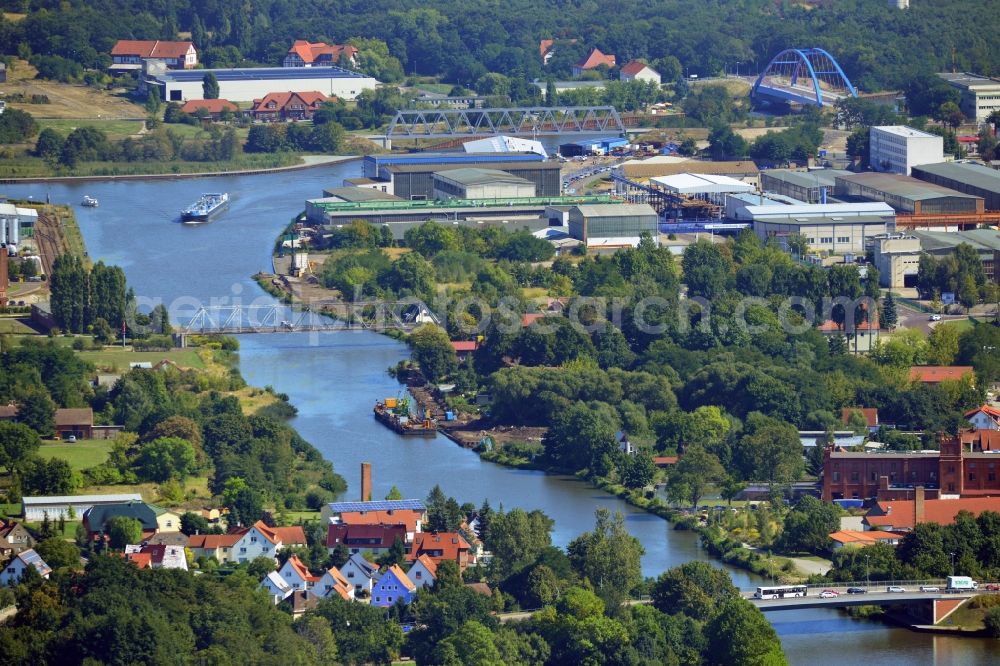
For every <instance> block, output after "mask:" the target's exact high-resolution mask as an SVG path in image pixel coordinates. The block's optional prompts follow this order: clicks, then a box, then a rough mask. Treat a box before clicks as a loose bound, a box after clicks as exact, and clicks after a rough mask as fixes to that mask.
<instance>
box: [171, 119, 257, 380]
mask: <svg viewBox="0 0 1000 666" xmlns="http://www.w3.org/2000/svg"><path fill="white" fill-rule="evenodd" d="M239 110H240V108H239V107H238V106H236V105H235V104H233V103H232V102H230V101H229V100H228V99H189V100H188V101H186V102H184V106H182V107H181V112H182V113H190V114H191V115H195V114H198V113H199V112H202V113H207V114H208V115H209V116H210V117H212V118H213V119H214V120H218V119H219V118H220V117H221V116H222V112H223V111H229V112H230V113H239ZM162 363H164V361H160V363H157V364H156V365H157V366H160V364H162ZM160 367H166V366H160ZM154 369H156V370H158V369H159V368H157V367H155V366H154Z"/></svg>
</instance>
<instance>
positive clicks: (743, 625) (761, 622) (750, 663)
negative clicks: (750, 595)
mask: <svg viewBox="0 0 1000 666" xmlns="http://www.w3.org/2000/svg"><path fill="white" fill-rule="evenodd" d="M705 635H706V636H711V638H712V639H711V640H710V641H708V648H707V650H706V652H705V659H706V662H707V663H709V664H713V665H717V666H728V665H730V664H740V665H741V666H781V665H783V664H787V663H788V661H787V660H786V659H785V654H784V652H783V651H782V649H781V641H780V640H778V635H777V634H776V633H775V631H774V627H772V626H771V623H770V622H768V621H767V620H766V619H765V618H764V614H763V613H761V612H760V610H759V609H758V608H756V607H755V606H754V605H753V604H751V603H750V602H749V601H747V600H746V599H741V598H738V597H737V598H730V599H727V600H726V601H724V602H723V603H722V605H721V606H719V608H718V612H717V613H716V614H715V617H713V618H712V620H710V621H709V622H708V624H706V625H705Z"/></svg>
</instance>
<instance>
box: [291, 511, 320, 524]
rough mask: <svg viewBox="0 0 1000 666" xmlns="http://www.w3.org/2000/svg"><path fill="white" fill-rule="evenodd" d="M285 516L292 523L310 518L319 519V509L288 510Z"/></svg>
mask: <svg viewBox="0 0 1000 666" xmlns="http://www.w3.org/2000/svg"><path fill="white" fill-rule="evenodd" d="M285 517H286V518H288V522H289V523H290V524H292V525H294V524H295V523H297V522H299V521H300V520H301V521H302V522H307V521H310V520H319V519H320V513H319V511H286V512H285Z"/></svg>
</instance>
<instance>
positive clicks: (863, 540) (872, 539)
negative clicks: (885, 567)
mask: <svg viewBox="0 0 1000 666" xmlns="http://www.w3.org/2000/svg"><path fill="white" fill-rule="evenodd" d="M899 539H900V536H899V535H898V534H894V533H892V532H883V531H881V530H866V531H859V530H838V531H836V532H833V533H832V534H831V535H830V541H831V542H832V546H831V547H832V549H833V550H834V551H837V550H840V549H842V548H864V547H866V546H874V545H875V544H877V543H887V544H889V545H890V546H897V545H899Z"/></svg>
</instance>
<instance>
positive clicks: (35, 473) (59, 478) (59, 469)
mask: <svg viewBox="0 0 1000 666" xmlns="http://www.w3.org/2000/svg"><path fill="white" fill-rule="evenodd" d="M73 485H74V484H73V468H72V467H70V466H69V463H68V462H66V461H65V460H62V459H60V458H52V459H51V460H44V459H42V458H37V457H32V458H30V459H29V460H28V461H27V462H25V463H24V464H23V466H22V472H21V486H22V490H23V491H24V494H26V495H68V494H69V493H70V492H72V490H73Z"/></svg>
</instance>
